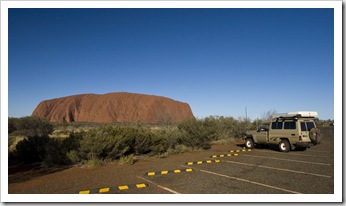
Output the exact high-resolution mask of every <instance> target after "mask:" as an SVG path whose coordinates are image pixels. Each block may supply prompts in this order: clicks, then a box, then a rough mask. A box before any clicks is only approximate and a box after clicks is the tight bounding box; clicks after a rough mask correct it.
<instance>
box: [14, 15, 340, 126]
mask: <svg viewBox="0 0 346 206" xmlns="http://www.w3.org/2000/svg"><path fill="white" fill-rule="evenodd" d="M333 15H334V12H333V9H226V8H223V9H9V16H8V23H9V26H8V37H9V39H8V45H9V51H8V56H9V59H8V65H9V66H8V75H9V77H8V80H9V81H8V84H9V85H8V94H9V96H8V101H9V103H8V105H9V108H8V111H9V116H11V117H21V116H28V115H31V113H32V112H33V110H34V109H35V108H36V106H37V105H38V104H39V102H41V101H43V100H47V99H53V98H57V97H63V96H69V95H74V94H84V93H96V94H104V93H109V92H124V91H125V92H134V93H143V94H152V95H158V96H165V97H169V98H172V99H175V100H178V101H182V102H187V103H189V105H190V106H191V109H192V112H193V113H194V115H195V116H196V117H201V118H202V117H205V116H209V115H219V116H233V117H235V118H238V117H245V107H246V108H247V115H248V117H250V118H251V119H252V120H254V119H255V118H256V117H261V115H262V114H263V113H265V112H267V111H269V110H276V111H277V112H280V113H281V112H290V111H301V110H312V111H317V112H318V113H319V117H320V118H321V119H334V31H333V29H334V25H333V24H334V18H333Z"/></svg>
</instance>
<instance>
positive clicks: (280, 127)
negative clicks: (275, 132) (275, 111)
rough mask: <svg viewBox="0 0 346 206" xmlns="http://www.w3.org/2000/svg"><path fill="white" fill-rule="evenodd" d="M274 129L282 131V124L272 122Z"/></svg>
mask: <svg viewBox="0 0 346 206" xmlns="http://www.w3.org/2000/svg"><path fill="white" fill-rule="evenodd" d="M272 129H282V122H278V121H276V122H272Z"/></svg>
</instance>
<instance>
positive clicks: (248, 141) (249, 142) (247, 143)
mask: <svg viewBox="0 0 346 206" xmlns="http://www.w3.org/2000/svg"><path fill="white" fill-rule="evenodd" d="M245 147H246V148H247V149H253V148H254V147H255V145H254V143H253V140H252V138H246V141H245Z"/></svg>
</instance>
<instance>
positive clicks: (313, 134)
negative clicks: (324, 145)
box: [309, 128, 322, 145]
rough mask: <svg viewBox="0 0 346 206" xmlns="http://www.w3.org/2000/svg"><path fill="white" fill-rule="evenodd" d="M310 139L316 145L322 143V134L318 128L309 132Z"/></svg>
mask: <svg viewBox="0 0 346 206" xmlns="http://www.w3.org/2000/svg"><path fill="white" fill-rule="evenodd" d="M309 138H310V140H311V142H312V143H313V144H314V145H317V144H319V143H321V139H322V133H321V130H320V129H318V128H311V129H310V132H309Z"/></svg>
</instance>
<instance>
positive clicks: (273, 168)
mask: <svg viewBox="0 0 346 206" xmlns="http://www.w3.org/2000/svg"><path fill="white" fill-rule="evenodd" d="M224 162H227V163H231V164H240V165H246V166H251V167H260V168H265V169H272V170H280V171H285V172H292V173H298V174H304V175H312V176H318V177H325V178H331V176H328V175H320V174H315V173H309V172H301V171H295V170H288V169H282V168H276V167H268V166H262V165H255V164H249V163H242V162H235V161H228V160H225V161H224Z"/></svg>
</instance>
